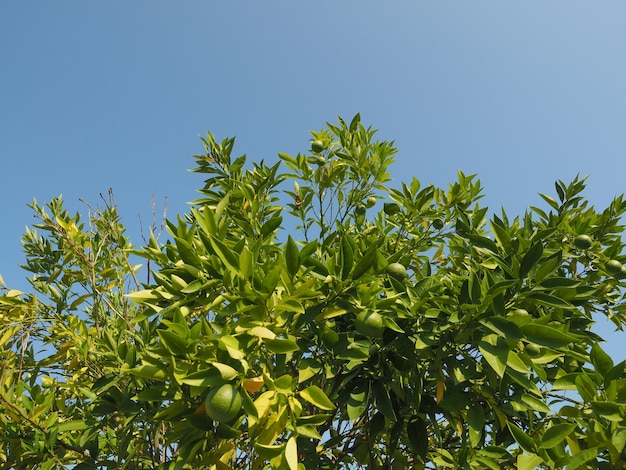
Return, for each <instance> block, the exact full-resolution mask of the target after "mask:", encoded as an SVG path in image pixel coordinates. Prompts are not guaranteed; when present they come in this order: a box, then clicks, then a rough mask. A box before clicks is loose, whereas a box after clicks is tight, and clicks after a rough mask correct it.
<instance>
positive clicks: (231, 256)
mask: <svg viewBox="0 0 626 470" xmlns="http://www.w3.org/2000/svg"><path fill="white" fill-rule="evenodd" d="M209 242H210V243H211V248H213V251H214V252H215V254H216V255H217V257H218V258H219V259H220V260H221V261H222V263H224V266H226V267H227V268H228V269H229V270H230V271H232V272H233V273H238V272H239V258H238V256H237V255H236V254H235V253H233V252H232V251H231V249H230V248H228V247H227V246H226V244H225V243H223V242H222V241H221V240H218V239H217V238H216V237H215V236H213V235H211V236H209Z"/></svg>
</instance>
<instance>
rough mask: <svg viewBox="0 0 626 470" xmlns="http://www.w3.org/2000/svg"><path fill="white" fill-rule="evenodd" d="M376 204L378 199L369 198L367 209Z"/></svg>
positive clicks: (366, 202)
mask: <svg viewBox="0 0 626 470" xmlns="http://www.w3.org/2000/svg"><path fill="white" fill-rule="evenodd" d="M374 204H376V198H375V197H374V196H370V197H368V198H367V200H366V201H365V205H366V206H367V207H372V206H373V205H374Z"/></svg>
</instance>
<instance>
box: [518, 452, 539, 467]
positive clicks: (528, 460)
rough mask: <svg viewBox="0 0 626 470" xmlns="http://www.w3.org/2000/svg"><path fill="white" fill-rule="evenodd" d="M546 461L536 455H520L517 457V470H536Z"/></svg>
mask: <svg viewBox="0 0 626 470" xmlns="http://www.w3.org/2000/svg"><path fill="white" fill-rule="evenodd" d="M542 463H544V460H543V459H542V458H541V457H539V456H538V455H535V454H530V455H527V454H520V455H518V456H517V470H536V469H537V468H539V465H540V464H542Z"/></svg>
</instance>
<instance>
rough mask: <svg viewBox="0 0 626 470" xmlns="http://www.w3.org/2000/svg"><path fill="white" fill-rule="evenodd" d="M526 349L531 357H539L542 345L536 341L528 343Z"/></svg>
mask: <svg viewBox="0 0 626 470" xmlns="http://www.w3.org/2000/svg"><path fill="white" fill-rule="evenodd" d="M524 350H525V351H526V353H527V354H528V355H529V356H530V357H537V356H539V355H540V354H541V347H540V346H539V345H537V344H535V343H528V344H527V345H526V348H525V349H524Z"/></svg>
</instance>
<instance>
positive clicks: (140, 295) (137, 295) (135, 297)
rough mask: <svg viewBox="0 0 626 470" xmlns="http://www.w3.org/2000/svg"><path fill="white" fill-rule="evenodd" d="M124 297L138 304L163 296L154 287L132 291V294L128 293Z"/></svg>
mask: <svg viewBox="0 0 626 470" xmlns="http://www.w3.org/2000/svg"><path fill="white" fill-rule="evenodd" d="M124 297H126V298H127V299H130V300H132V301H133V302H136V303H138V304H142V303H145V302H149V301H154V300H159V299H160V298H161V297H159V296H158V295H157V294H156V293H155V292H154V290H153V289H144V290H139V291H136V292H131V293H130V294H126V295H125V296H124Z"/></svg>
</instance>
